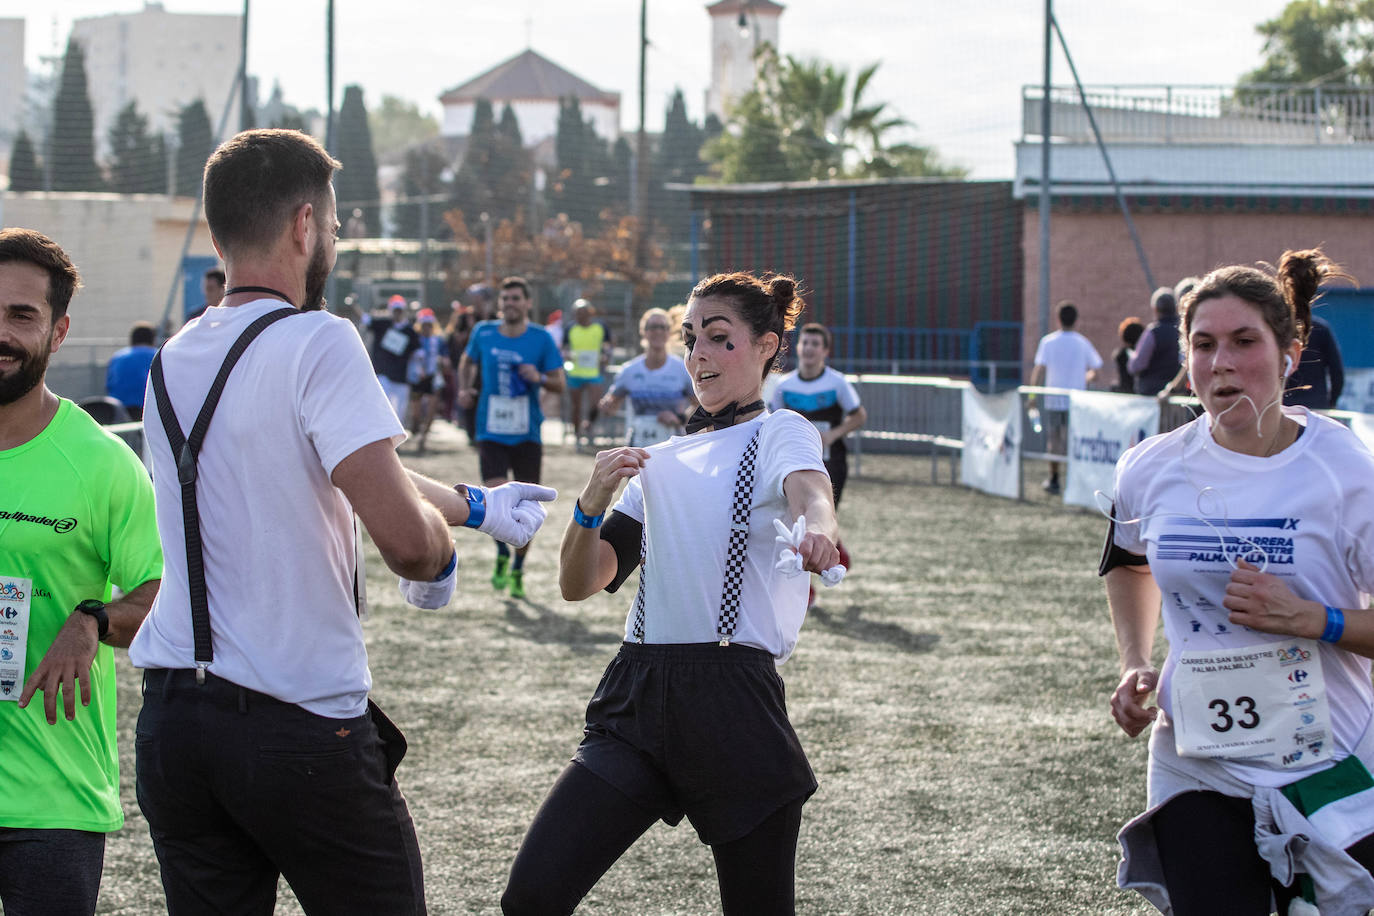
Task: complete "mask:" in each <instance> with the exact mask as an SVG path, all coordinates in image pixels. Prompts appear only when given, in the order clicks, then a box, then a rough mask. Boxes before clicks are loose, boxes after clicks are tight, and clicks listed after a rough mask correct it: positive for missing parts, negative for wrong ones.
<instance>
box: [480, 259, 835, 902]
mask: <svg viewBox="0 0 1374 916" xmlns="http://www.w3.org/2000/svg"><path fill="white" fill-rule="evenodd" d="M794 287H795V284H794V282H793V281H792V280H791V279H789V278H787V277H773V278H771V279H770V280H768V281H760V280H758V279H756V278H755V277H752V276H750V275H749V274H742V273H736V274H718V275H716V276H713V277H708V278H707V279H705V280H703V281H701V282H700V283H699V284H697V286H696V288H695V289H694V290H693V291H692V297H691V299H690V301H689V302H688V306H687V314H686V316H685V318H684V320H683V332H684V338H685V340H686V343H687V351H688V355H687V366H688V368H689V370H690V371H691V374H692V385H693V388H694V389H695V391H696V395H697V398H698V399H699V400H700V402H701V408H700V409H699V410H698V411H697V412H696V413H695V414H694V415H693V417H692V419H691V421H689V423H688V424H687V426H688V431H689V434H688V435H686V436H677V437H674V438H672V439H670V440H669V441H668V442H665V443H661V444H659V445H655V446H653V447H652V448H649V449H642V448H635V447H624V448H615V449H610V450H608V451H603V452H600V453H599V454H598V455H597V457H596V466H595V468H594V469H593V471H592V475H591V479H590V480H588V482H587V485H586V487H585V488H584V489H583V490H582V494H581V496H580V497H579V499H578V504H577V507H576V509H575V510H574V514H573V521H572V522H571V523H570V524H569V525H568V530H567V533H566V534H565V535H564V536H563V549H562V556H561V561H560V568H559V583H560V585H561V586H562V589H563V597H564V598H566V599H568V600H573V601H578V600H582V599H584V598H587V597H590V596H591V595H593V594H595V593H596V592H598V591H600V590H601V589H603V588H604V589H607V590H609V591H615V590H616V589H618V588H619V587H620V585H621V583H623V582H624V581H625V579H626V577H627V576H628V575H629V574H630V573H631V572H633V571H634V569H635V567H637V566H638V567H640V573H639V587H638V594H637V595H636V596H635V600H634V602H633V603H632V604H631V607H630V611H629V614H628V615H627V618H626V622H625V641H624V643H623V644H622V645H621V648H620V652H619V654H617V656H616V657H615V659H614V660H612V662H611V664H610V666H609V667H608V668H607V669H606V673H605V674H604V675H603V676H602V678H601V683H600V685H599V686H598V687H597V689H596V693H595V695H594V696H593V697H592V699H591V702H590V704H589V705H588V707H587V720H586V727H585V730H584V737H583V739H582V743H581V745H580V746H579V747H578V749H577V753H576V754H575V756H574V757H573V761H572V763H570V764H568V766H567V767H566V768H565V769H564V770H563V773H562V774H561V775H560V776H559V777H558V780H557V781H556V782H555V783H554V786H553V788H552V789H551V790H550V792H549V795H548V797H547V798H546V799H545V800H544V803H543V805H542V806H541V807H540V809H539V812H538V814H536V815H535V818H534V822H533V823H532V824H531V825H530V829H529V831H528V832H527V833H526V835H525V839H524V841H523V842H522V843H521V845H520V851H519V853H517V854H516V857H515V863H514V864H513V865H512V866H511V875H510V883H509V885H508V886H507V889H506V893H505V896H503V897H502V899H501V906H502V910H503V911H504V912H505V913H506V914H508V916H509V914H524V913H530V914H539V916H550V914H556V913H571V912H572V911H573V910H574V909H575V908H576V907H577V905H578V903H579V901H581V899H582V897H583V896H584V895H585V894H586V893H587V891H589V890H590V889H591V888H592V886H593V885H594V884H596V882H597V881H598V880H599V879H600V877H601V875H602V874H603V873H604V872H605V871H606V869H607V868H609V867H610V866H611V865H612V864H613V863H614V862H615V861H616V860H617V859H619V858H620V856H621V855H622V854H623V853H624V852H625V851H626V850H627V849H629V847H630V846H631V845H633V844H634V842H635V841H636V840H638V839H639V837H640V836H641V835H642V834H643V833H644V832H645V831H646V830H648V829H649V828H650V827H651V826H652V825H653V824H654V822H655V821H657V820H660V819H662V820H664V821H665V822H667V823H669V824H676V823H678V822H679V821H680V820H681V819H682V818H683V817H684V816H686V817H687V818H688V819H689V820H690V821H691V823H692V826H693V827H694V828H696V832H697V835H698V836H699V837H700V838H701V841H702V842H703V843H705V844H707V845H709V846H710V847H711V852H712V854H713V856H714V858H715V865H716V869H715V871H716V878H717V880H718V882H719V885H720V894H721V902H722V907H723V909H724V912H725V913H726V914H740V916H781V914H790V913H792V912H793V896H794V895H793V883H794V863H795V857H796V849H797V836H798V832H799V830H800V827H801V809H802V804H803V803H804V802H805V801H806V799H807V798H808V797H810V795H811V793H812V792H814V791H815V790H816V779H815V776H814V775H813V774H812V772H811V767H810V765H809V764H808V763H807V760H806V755H805V754H804V753H803V752H802V748H801V743H800V742H799V741H798V739H797V735H796V733H795V732H794V731H793V730H792V726H791V724H790V723H789V722H788V720H787V709H786V704H785V703H784V702H783V685H782V679H781V678H780V677H779V676H778V671H777V666H778V664H780V663H781V662H783V661H785V660H786V659H787V657H788V656H789V655H790V654H791V653H792V649H793V647H794V646H795V645H796V642H797V636H798V633H799V631H800V630H801V625H802V619H803V618H804V617H805V615H806V585H807V577H806V576H804V575H801V573H802V572H804V571H806V570H810V571H815V572H821V571H826V572H828V573H829V574H831V575H836V574H837V571H836V570H834V569H833V567H835V566H836V564H837V562H838V560H839V554H838V551H837V550H836V549H835V541H836V538H837V536H838V531H837V528H836V525H835V510H834V504H833V502H832V497H831V492H830V479H829V478H828V477H827V476H826V473H825V467H824V465H823V464H822V462H821V441H820V435H819V434H818V433H817V432H816V429H815V427H813V426H812V425H811V424H810V423H808V422H807V421H806V420H804V419H802V417H801V416H799V415H798V414H796V413H793V412H792V411H790V410H781V411H778V412H776V413H771V414H770V413H766V412H765V411H764V407H763V399H762V392H763V379H764V378H765V377H766V376H767V374H768V372H769V370H770V369H771V368H772V367H773V365H774V363H775V361H776V359H777V355H778V352H779V350H780V349H781V346H782V341H783V336H784V334H786V332H787V331H788V330H789V329H791V327H792V325H793V323H794V322H795V320H796V316H797V314H798V313H799V312H800V311H801V306H802V303H801V301H800V300H799V299H798V298H796V297H795V294H794ZM693 430H697V431H696V432H695V433H693V432H692V431H693ZM627 481H628V485H626V487H625V491H624V493H623V495H621V497H620V499H619V501H618V502H617V501H616V498H615V496H616V491H617V490H619V489H620V487H621V484H623V483H626V482H627ZM802 516H805V521H802V520H801V517H802ZM603 520H604V522H605V523H604V525H603V524H602V523H603ZM779 531H781V532H783V533H784V537H783V538H782V539H779V538H777V537H776V535H777V534H778V533H779ZM779 540H786V541H787V542H788V544H789V547H788V549H784V550H783V551H781V553H779V550H778V544H777V542H778V541H779ZM780 557H781V560H780ZM665 893H671V892H670V891H666V890H665ZM636 909H637V911H640V912H647V911H648V910H649V909H651V908H650V907H648V906H647V905H646V906H640V907H637V908H636Z"/></svg>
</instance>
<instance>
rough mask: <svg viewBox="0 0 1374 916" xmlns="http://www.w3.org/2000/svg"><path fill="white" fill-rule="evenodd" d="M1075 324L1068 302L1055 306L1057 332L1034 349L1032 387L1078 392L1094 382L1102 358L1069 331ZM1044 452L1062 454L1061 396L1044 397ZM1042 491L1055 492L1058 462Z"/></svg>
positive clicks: (1064, 404) (1065, 425)
mask: <svg viewBox="0 0 1374 916" xmlns="http://www.w3.org/2000/svg"><path fill="white" fill-rule="evenodd" d="M1077 322H1078V308H1077V307H1076V306H1074V304H1073V303H1072V302H1061V303H1059V330H1057V331H1053V332H1051V333H1049V334H1046V335H1045V336H1044V337H1042V338H1040V345H1039V346H1037V347H1036V348H1035V366H1034V367H1033V368H1032V369H1031V377H1030V383H1031V386H1032V387H1035V386H1039V385H1044V386H1045V387H1047V388H1073V389H1076V390H1082V389H1084V388H1087V387H1088V384H1089V383H1091V382H1093V381H1094V380H1096V378H1097V370H1098V369H1100V368H1102V357H1101V356H1099V355H1098V353H1097V350H1096V349H1095V348H1094V347H1093V345H1092V344H1091V343H1090V342H1089V341H1088V338H1086V337H1084V336H1083V335H1082V334H1080V333H1078V332H1077V331H1075V330H1074V329H1073V326H1074V325H1075V324H1077ZM1044 422H1045V444H1046V450H1047V451H1050V452H1053V453H1054V454H1056V455H1063V454H1066V446H1067V444H1068V443H1067V437H1068V431H1069V398H1068V396H1067V395H1063V394H1050V395H1046V396H1045V409H1044ZM1044 487H1045V492H1046V493H1049V494H1051V495H1053V494H1055V493H1058V492H1059V462H1057V461H1051V462H1050V477H1049V480H1046V481H1045V483H1044Z"/></svg>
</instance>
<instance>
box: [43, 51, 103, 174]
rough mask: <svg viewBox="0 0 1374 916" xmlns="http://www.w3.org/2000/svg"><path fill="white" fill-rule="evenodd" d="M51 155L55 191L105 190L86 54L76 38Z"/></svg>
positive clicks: (66, 63) (65, 65)
mask: <svg viewBox="0 0 1374 916" xmlns="http://www.w3.org/2000/svg"><path fill="white" fill-rule="evenodd" d="M48 159H49V164H50V165H51V166H52V189H53V190H54V191H101V190H104V188H105V179H104V177H103V176H102V175H101V173H100V166H98V165H97V164H96V161H95V117H94V115H93V114H92V113H91V99H90V96H89V94H88V92H87V86H86V56H85V54H84V53H83V52H82V50H81V45H80V44H79V43H77V42H76V41H68V42H67V54H66V56H65V57H64V58H63V60H62V78H61V80H60V82H59V83H58V87H57V98H56V99H55V100H54V102H53V112H52V135H51V136H50V137H49V141H48Z"/></svg>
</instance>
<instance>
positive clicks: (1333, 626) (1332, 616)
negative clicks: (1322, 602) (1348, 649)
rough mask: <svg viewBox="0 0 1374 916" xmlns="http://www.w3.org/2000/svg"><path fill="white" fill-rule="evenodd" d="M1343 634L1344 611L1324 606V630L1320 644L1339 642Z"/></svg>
mask: <svg viewBox="0 0 1374 916" xmlns="http://www.w3.org/2000/svg"><path fill="white" fill-rule="evenodd" d="M1344 632H1345V611H1343V610H1341V609H1340V608H1338V607H1332V606H1331V605H1329V604H1328V605H1327V606H1326V629H1325V630H1323V631H1322V635H1321V641H1322V642H1340V641H1341V634H1342V633H1344Z"/></svg>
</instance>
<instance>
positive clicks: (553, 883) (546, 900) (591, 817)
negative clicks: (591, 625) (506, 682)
mask: <svg viewBox="0 0 1374 916" xmlns="http://www.w3.org/2000/svg"><path fill="white" fill-rule="evenodd" d="M804 802H805V799H797V800H796V801H795V802H792V803H791V804H788V805H785V806H784V807H782V808H780V809H778V811H776V812H775V813H774V814H772V815H771V816H770V817H768V818H767V819H766V820H764V822H763V823H761V824H759V825H758V826H757V827H755V828H754V830H753V831H752V832H751V833H749V834H747V835H746V836H744V837H741V838H740V839H738V840H733V841H731V842H729V843H720V844H718V845H715V846H712V847H711V852H712V854H713V855H714V856H715V859H716V874H717V876H718V878H719V881H720V898H721V906H722V909H723V911H724V913H725V916H735V914H740V916H743V914H751V916H791V914H792V913H793V912H794V909H793V897H794V873H795V865H796V857H797V834H798V833H799V832H800V830H801V809H802V804H803V803H804ZM656 820H658V817H657V815H655V814H654V813H652V812H650V811H649V810H647V809H645V808H642V807H640V806H639V805H637V804H635V803H634V802H633V801H631V800H630V799H629V798H628V797H627V796H625V795H623V794H622V793H621V792H620V791H619V790H618V789H616V788H615V787H614V786H612V785H611V784H610V783H608V782H606V781H605V780H603V779H601V777H599V776H596V775H595V774H593V773H592V772H591V771H590V770H588V769H587V768H586V767H583V766H581V765H580V764H577V763H570V764H568V766H567V768H566V769H564V770H563V772H562V773H561V774H560V775H559V777H558V780H557V781H556V782H555V783H554V784H553V788H552V789H550V790H549V795H548V798H546V799H544V803H543V804H542V805H540V806H539V811H538V813H536V814H535V816H534V822H533V823H531V824H530V829H529V831H528V832H527V833H526V834H525V839H524V841H523V842H522V843H521V844H520V851H519V852H517V853H516V854H515V862H514V863H513V864H512V865H511V870H510V880H509V882H508V883H507V885H506V892H505V893H504V894H503V895H502V896H501V912H502V913H505V914H506V916H521V914H532V916H554V914H566V913H571V912H572V911H573V910H575V909H576V908H577V905H578V903H580V902H581V900H582V898H583V897H584V896H586V894H587V892H588V891H590V890H591V889H592V886H593V885H595V884H596V882H597V881H599V880H600V879H601V876H602V875H603V874H605V873H606V870H607V869H609V868H610V867H611V866H612V865H614V864H615V862H616V860H617V859H619V858H620V857H621V855H623V854H624V852H625V850H627V849H629V848H630V846H631V845H633V844H634V842H635V840H637V839H639V837H640V836H641V835H642V834H643V833H644V832H645V831H646V830H648V829H649V828H650V827H651V826H653V823H654V821H656Z"/></svg>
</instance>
